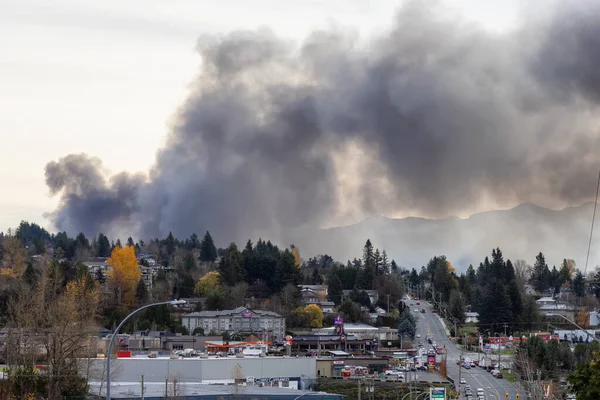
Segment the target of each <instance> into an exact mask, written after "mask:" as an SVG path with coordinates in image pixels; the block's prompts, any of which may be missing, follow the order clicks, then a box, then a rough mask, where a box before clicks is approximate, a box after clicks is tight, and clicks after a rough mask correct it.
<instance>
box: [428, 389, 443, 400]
mask: <svg viewBox="0 0 600 400" xmlns="http://www.w3.org/2000/svg"><path fill="white" fill-rule="evenodd" d="M429 398H430V399H431V400H434V399H440V400H446V388H443V387H442V388H430V389H429Z"/></svg>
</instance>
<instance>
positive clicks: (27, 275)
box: [21, 262, 39, 287]
mask: <svg viewBox="0 0 600 400" xmlns="http://www.w3.org/2000/svg"><path fill="white" fill-rule="evenodd" d="M38 277H39V274H38V271H37V270H36V269H35V268H34V267H33V264H32V263H30V262H29V263H27V268H25V272H23V276H22V277H21V279H23V282H25V283H26V284H27V285H28V286H29V287H34V286H35V285H36V284H37V281H38Z"/></svg>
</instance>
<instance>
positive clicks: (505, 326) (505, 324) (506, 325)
mask: <svg viewBox="0 0 600 400" xmlns="http://www.w3.org/2000/svg"><path fill="white" fill-rule="evenodd" d="M506 328H508V324H507V323H506V322H505V323H504V337H506Z"/></svg>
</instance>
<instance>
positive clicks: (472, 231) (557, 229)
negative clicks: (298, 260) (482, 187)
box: [293, 203, 600, 270]
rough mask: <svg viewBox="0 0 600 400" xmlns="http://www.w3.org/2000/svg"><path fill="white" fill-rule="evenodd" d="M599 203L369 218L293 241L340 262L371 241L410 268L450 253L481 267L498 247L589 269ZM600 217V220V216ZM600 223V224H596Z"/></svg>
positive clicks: (599, 239) (598, 250)
mask: <svg viewBox="0 0 600 400" xmlns="http://www.w3.org/2000/svg"><path fill="white" fill-rule="evenodd" d="M592 212H593V203H586V204H583V205H582V206H579V207H569V208H565V209H563V210H549V209H546V208H543V207H538V206H535V205H533V204H522V205H519V206H517V207H515V208H513V209H510V210H504V211H488V212H482V213H479V214H475V215H473V216H471V217H469V218H466V219H461V218H456V217H450V218H445V219H440V220H430V219H425V218H403V219H392V218H384V217H374V218H368V219H366V220H364V221H362V222H360V223H357V224H354V225H350V226H343V227H336V228H330V229H323V230H319V231H316V232H310V233H305V234H303V235H301V236H298V237H295V238H293V240H294V242H293V243H295V244H297V245H299V246H300V248H301V250H302V253H303V254H311V255H312V254H325V253H327V254H330V255H331V256H333V257H334V258H335V259H337V260H344V261H346V260H347V259H351V258H354V257H360V255H361V251H362V246H363V245H364V243H365V241H366V240H367V238H370V239H371V241H372V242H373V244H374V246H375V247H379V248H381V249H386V251H387V252H388V255H389V257H390V258H393V259H395V260H396V262H397V263H398V264H400V265H402V266H405V267H420V266H421V265H424V264H425V263H426V262H427V261H428V260H429V259H430V258H431V257H432V256H434V255H441V254H444V255H446V256H448V258H449V259H450V261H451V262H452V263H453V264H454V265H455V266H456V267H457V268H458V269H459V270H463V269H465V268H466V267H467V266H468V265H469V263H473V264H478V263H479V262H480V261H482V260H483V259H484V257H485V256H486V255H489V254H490V253H491V250H492V248H495V247H500V248H501V249H502V251H503V253H504V256H505V258H510V259H511V260H517V259H524V260H526V261H527V262H528V263H530V264H533V262H534V261H535V256H536V254H537V253H538V252H540V251H541V252H543V253H544V254H545V255H546V259H547V262H548V264H549V265H550V267H552V265H554V264H558V263H560V262H561V261H562V259H563V258H573V259H575V260H576V262H577V266H578V267H581V268H583V266H584V264H585V256H586V251H587V243H588V240H589V232H590V224H591V218H592ZM599 218H600V216H599ZM596 224H597V225H600V223H599V221H596ZM599 229H600V227H597V228H596V229H595V236H594V241H593V243H592V251H591V254H590V263H589V267H588V270H593V269H594V268H595V267H596V265H598V264H600V231H599Z"/></svg>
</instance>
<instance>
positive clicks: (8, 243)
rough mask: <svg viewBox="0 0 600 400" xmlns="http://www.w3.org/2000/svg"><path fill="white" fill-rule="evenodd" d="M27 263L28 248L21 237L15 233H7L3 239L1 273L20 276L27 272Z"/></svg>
mask: <svg viewBox="0 0 600 400" xmlns="http://www.w3.org/2000/svg"><path fill="white" fill-rule="evenodd" d="M26 264H27V250H25V247H24V246H23V242H21V239H19V238H18V237H16V236H14V235H10V234H9V235H7V236H5V237H4V239H3V240H2V268H0V275H7V276H12V277H16V278H20V277H21V276H22V275H23V272H25V266H26Z"/></svg>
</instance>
